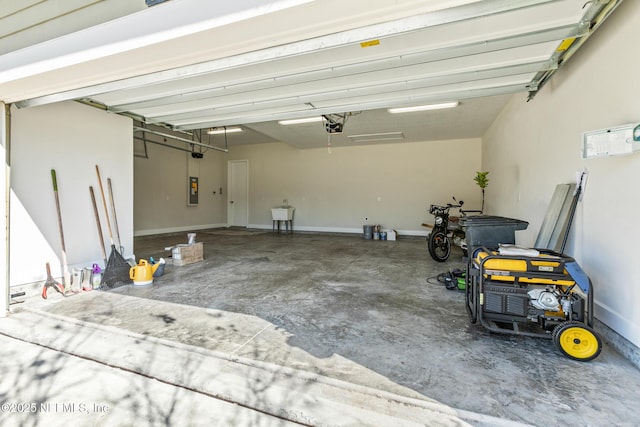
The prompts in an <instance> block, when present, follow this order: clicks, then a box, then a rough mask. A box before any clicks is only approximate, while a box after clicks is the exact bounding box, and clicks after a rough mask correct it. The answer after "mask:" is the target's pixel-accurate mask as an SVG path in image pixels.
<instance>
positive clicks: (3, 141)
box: [0, 102, 9, 317]
mask: <svg viewBox="0 0 640 427" xmlns="http://www.w3.org/2000/svg"><path fill="white" fill-rule="evenodd" d="M6 112H7V106H6V104H4V103H2V102H0V165H2V166H1V167H0V203H2V207H0V212H2V213H1V214H0V317H5V316H6V315H7V311H8V309H9V286H8V280H7V278H8V276H7V275H8V267H9V264H8V262H7V260H8V257H7V255H8V254H7V249H8V248H7V225H8V224H7V221H8V212H7V208H8V206H9V204H8V200H9V195H8V192H7V176H8V174H7V172H8V170H9V158H8V153H7V145H8V144H7V142H8V141H7V137H8V136H9V135H8V128H7V126H8V123H7V121H6V118H5V114H6Z"/></svg>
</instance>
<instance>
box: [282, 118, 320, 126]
mask: <svg viewBox="0 0 640 427" xmlns="http://www.w3.org/2000/svg"><path fill="white" fill-rule="evenodd" d="M322 120H324V119H323V117H322V116H317V117H305V118H303V119H291V120H280V121H279V122H278V124H281V125H285V126H286V125H298V124H300V123H313V122H321V121H322Z"/></svg>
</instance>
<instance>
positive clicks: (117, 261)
mask: <svg viewBox="0 0 640 427" xmlns="http://www.w3.org/2000/svg"><path fill="white" fill-rule="evenodd" d="M96 174H98V183H99V184H100V194H101V195H102V203H103V204H104V211H105V214H106V216H107V228H108V230H109V239H110V240H111V254H110V255H109V259H108V260H107V265H106V266H105V268H104V273H103V274H102V283H101V284H100V289H113V288H117V287H118V286H123V285H128V284H129V283H131V278H130V276H129V270H130V269H131V266H130V265H129V263H128V262H127V261H126V260H125V259H124V257H123V256H122V255H121V254H120V252H118V250H117V249H116V245H115V243H114V242H113V232H112V231H111V220H110V219H109V209H108V208H107V199H106V198H105V196H104V188H103V187H102V178H100V169H99V168H98V165H96Z"/></svg>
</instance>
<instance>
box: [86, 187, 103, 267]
mask: <svg viewBox="0 0 640 427" xmlns="http://www.w3.org/2000/svg"><path fill="white" fill-rule="evenodd" d="M89 192H90V193H91V203H93V213H94V214H95V216H96V225H97V226H98V240H99V241H100V248H101V249H102V259H104V265H105V267H106V265H107V251H106V250H105V249H104V240H102V226H101V225H100V216H99V215H98V206H97V205H96V196H95V194H94V193H93V187H92V186H89Z"/></svg>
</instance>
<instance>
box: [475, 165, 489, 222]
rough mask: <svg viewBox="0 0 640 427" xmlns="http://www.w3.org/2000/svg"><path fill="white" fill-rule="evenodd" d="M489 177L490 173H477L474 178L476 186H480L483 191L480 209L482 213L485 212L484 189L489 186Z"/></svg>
mask: <svg viewBox="0 0 640 427" xmlns="http://www.w3.org/2000/svg"><path fill="white" fill-rule="evenodd" d="M487 175H489V172H488V171H485V172H480V171H478V172H476V176H475V178H473V180H474V181H475V182H476V184H478V187H480V189H481V190H482V208H480V209H481V210H482V212H484V189H485V188H487V186H488V185H489V178H487Z"/></svg>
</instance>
